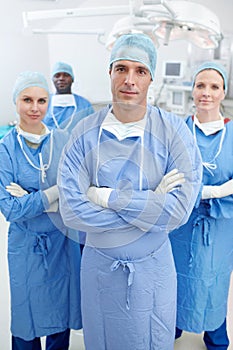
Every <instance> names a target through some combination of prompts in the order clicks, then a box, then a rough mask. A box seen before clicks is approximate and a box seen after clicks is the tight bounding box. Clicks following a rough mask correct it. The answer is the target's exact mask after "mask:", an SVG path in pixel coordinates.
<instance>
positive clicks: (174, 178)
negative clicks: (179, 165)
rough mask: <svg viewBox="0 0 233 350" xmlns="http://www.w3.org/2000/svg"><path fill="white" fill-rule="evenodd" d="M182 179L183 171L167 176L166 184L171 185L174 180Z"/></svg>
mask: <svg viewBox="0 0 233 350" xmlns="http://www.w3.org/2000/svg"><path fill="white" fill-rule="evenodd" d="M181 179H184V174H183V173H177V174H174V175H171V176H170V177H169V178H167V180H166V184H167V185H170V184H172V183H173V182H176V181H179V180H181Z"/></svg>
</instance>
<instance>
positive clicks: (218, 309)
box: [170, 117, 233, 333]
mask: <svg viewBox="0 0 233 350" xmlns="http://www.w3.org/2000/svg"><path fill="white" fill-rule="evenodd" d="M192 123H193V122H192V118H191V117H189V118H188V119H187V124H188V126H189V128H190V130H192ZM225 127H226V135H225V139H224V142H223V146H222V151H221V153H220V154H219V156H218V157H217V159H216V169H213V170H212V171H213V175H212V174H211V173H210V172H209V171H208V170H207V169H206V168H203V185H220V184H222V183H224V182H226V181H228V180H230V179H232V178H233V167H232V164H233V148H232V142H233V123H232V122H231V121H230V122H227V123H226V124H225ZM196 134H197V140H198V145H199V148H200V151H201V154H202V158H203V161H205V162H209V161H210V160H211V159H213V158H214V155H215V154H216V152H217V150H218V147H219V142H220V139H221V131H220V132H218V133H216V134H214V135H211V136H208V137H207V136H205V135H204V134H203V133H202V132H201V131H200V130H199V129H198V128H196ZM200 198H201V196H199V203H197V204H196V206H195V208H194V210H193V212H192V214H191V216H190V218H189V220H188V222H187V223H186V224H185V225H183V226H181V227H180V228H178V229H177V230H175V231H173V232H171V233H170V240H171V243H172V249H173V254H174V258H175V263H176V269H177V278H178V302H177V303H178V306H177V327H178V328H180V329H183V330H186V331H190V332H196V333H201V332H202V331H213V330H215V329H217V328H218V327H220V325H221V324H222V323H223V321H224V319H225V318H226V313H227V299H228V290H229V283H230V275H231V271H232V267H233V239H232V224H233V211H232V204H233V195H230V196H227V197H224V198H220V199H217V198H214V199H207V200H200Z"/></svg>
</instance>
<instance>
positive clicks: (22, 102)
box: [16, 86, 49, 132]
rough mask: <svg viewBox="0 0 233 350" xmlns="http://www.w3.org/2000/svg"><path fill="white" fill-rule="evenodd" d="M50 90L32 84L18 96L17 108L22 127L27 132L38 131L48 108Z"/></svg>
mask: <svg viewBox="0 0 233 350" xmlns="http://www.w3.org/2000/svg"><path fill="white" fill-rule="evenodd" d="M48 100H49V96H48V92H47V91H46V90H45V89H43V88H40V87H37V86H31V87H29V88H27V89H25V90H23V91H21V92H20V94H19V95H18V97H17V100H16V110H17V113H18V114H19V118H20V127H21V128H22V129H23V130H24V131H27V132H33V131H38V130H39V128H40V127H41V125H42V123H41V121H42V119H43V118H44V116H45V114H46V112H47V108H48Z"/></svg>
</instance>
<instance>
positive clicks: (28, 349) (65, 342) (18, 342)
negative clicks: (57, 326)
mask: <svg viewBox="0 0 233 350" xmlns="http://www.w3.org/2000/svg"><path fill="white" fill-rule="evenodd" d="M69 339H70V329H66V330H65V331H64V332H61V333H56V334H51V335H48V336H47V337H46V350H68V349H69ZM41 349H42V348H41V342H40V338H35V339H33V340H30V341H26V340H24V339H22V338H18V337H14V336H12V350H41Z"/></svg>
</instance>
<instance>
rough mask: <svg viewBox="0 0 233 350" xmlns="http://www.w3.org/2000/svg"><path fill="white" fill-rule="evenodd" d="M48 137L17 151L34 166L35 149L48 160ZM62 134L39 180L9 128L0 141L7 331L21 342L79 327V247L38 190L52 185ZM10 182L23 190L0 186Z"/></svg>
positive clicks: (58, 134)
mask: <svg viewBox="0 0 233 350" xmlns="http://www.w3.org/2000/svg"><path fill="white" fill-rule="evenodd" d="M50 137H52V136H50V135H49V136H48V137H47V138H46V139H45V140H44V141H43V143H42V144H41V145H40V147H39V148H38V149H33V148H31V147H28V146H27V144H26V142H25V140H24V139H23V138H21V139H22V144H23V149H24V151H25V153H26V154H27V156H28V157H29V159H30V161H31V162H32V163H33V165H34V166H36V167H40V164H39V158H38V153H39V152H41V154H42V158H43V162H44V163H48V162H49V161H48V159H49V150H50V147H49V145H50ZM66 141H67V135H66V134H65V133H62V132H61V131H57V132H56V133H54V136H53V153H52V162H51V166H50V167H49V169H48V170H47V172H46V178H45V180H44V182H43V183H42V182H41V172H40V171H39V170H38V169H36V168H35V167H33V166H32V165H31V164H29V162H28V160H27V159H26V157H25V155H24V154H23V152H22V149H21V148H20V145H19V142H18V140H17V131H16V129H15V128H14V129H13V130H12V131H11V132H10V133H8V134H7V135H6V136H5V137H4V138H3V139H2V140H1V142H0V163H1V167H0V210H1V212H2V213H3V215H4V216H5V218H6V220H7V221H9V222H10V225H9V231H8V264H9V277H10V291H11V332H12V334H13V335H14V336H16V337H20V338H22V339H24V340H28V341H29V340H32V339H34V338H35V337H41V336H46V335H50V334H54V333H58V332H62V331H64V330H65V329H67V328H74V329H80V328H81V327H82V323H81V312H80V277H79V272H80V248H79V245H78V244H77V243H76V242H75V241H74V240H70V239H68V238H67V235H68V234H69V229H68V228H67V227H66V226H65V225H64V223H63V222H62V220H61V216H60V214H59V212H57V213H50V214H47V213H46V212H45V210H46V209H48V207H49V203H48V200H47V197H46V196H45V194H44V193H43V191H42V189H45V188H46V187H50V186H52V185H54V184H56V176H57V166H58V160H59V158H60V153H61V151H62V148H63V146H64V144H65V142H66ZM11 182H15V183H17V184H19V185H20V186H21V187H23V188H24V189H25V190H26V191H28V192H29V194H28V195H25V196H23V197H20V198H17V197H13V196H11V195H10V194H9V193H8V192H7V191H6V190H5V187H6V186H7V185H9V184H10V183H11Z"/></svg>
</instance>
